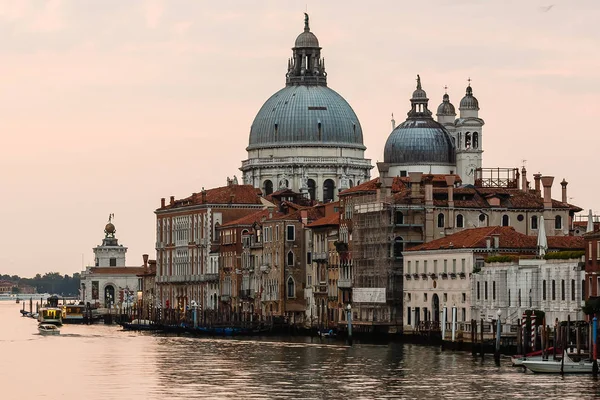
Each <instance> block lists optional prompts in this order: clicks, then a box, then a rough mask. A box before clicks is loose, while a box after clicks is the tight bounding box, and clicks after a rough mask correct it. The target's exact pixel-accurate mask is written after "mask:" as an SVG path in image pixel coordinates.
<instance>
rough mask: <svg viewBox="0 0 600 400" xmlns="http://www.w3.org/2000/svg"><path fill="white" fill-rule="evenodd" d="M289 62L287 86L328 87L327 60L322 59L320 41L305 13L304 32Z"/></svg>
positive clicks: (299, 36) (295, 44) (299, 37)
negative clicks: (311, 28)
mask: <svg viewBox="0 0 600 400" xmlns="http://www.w3.org/2000/svg"><path fill="white" fill-rule="evenodd" d="M292 52H293V54H292V58H290V59H289V60H288V72H287V74H286V85H288V86H291V85H321V86H327V73H326V72H325V60H324V59H323V58H321V47H319V39H317V37H316V36H315V34H314V33H312V32H311V31H310V26H309V22H308V14H307V13H304V32H302V33H301V34H300V35H298V37H297V38H296V42H295V43H294V47H293V48H292Z"/></svg>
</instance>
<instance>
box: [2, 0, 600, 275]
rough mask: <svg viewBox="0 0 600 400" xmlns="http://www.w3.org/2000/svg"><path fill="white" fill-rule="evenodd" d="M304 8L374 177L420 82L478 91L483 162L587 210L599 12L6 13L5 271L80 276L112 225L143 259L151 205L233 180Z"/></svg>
mask: <svg viewBox="0 0 600 400" xmlns="http://www.w3.org/2000/svg"><path fill="white" fill-rule="evenodd" d="M550 4H554V6H553V7H552V8H551V9H550V10H549V11H547V12H544V11H543V8H542V7H544V6H548V5H550ZM305 7H307V8H308V12H309V14H310V21H311V29H312V31H313V32H314V33H315V34H316V35H317V37H318V38H319V40H320V43H321V45H322V46H323V51H322V55H323V56H324V57H325V58H326V61H327V71H328V82H329V86H330V87H331V88H333V89H334V90H336V91H338V92H339V93H340V94H341V95H342V96H344V97H345V98H346V99H347V100H348V102H349V103H350V104H351V105H352V107H353V108H354V110H355V112H356V113H357V115H358V117H359V119H360V121H361V124H362V127H363V132H364V137H365V145H366V146H367V147H368V150H367V153H366V154H367V157H369V158H371V159H372V160H373V163H375V162H376V161H377V160H381V159H382V158H383V146H384V144H385V140H386V138H387V136H388V134H389V133H390V114H391V113H392V112H394V115H395V116H396V120H397V121H398V122H401V121H402V120H403V119H404V117H405V115H406V112H407V111H408V108H409V102H408V99H409V97H410V94H411V93H412V91H413V89H414V85H415V75H416V74H417V73H418V74H420V75H421V78H422V82H423V88H424V89H425V90H426V91H427V94H428V96H429V98H430V99H431V100H430V108H433V109H434V110H435V108H436V107H437V105H438V104H439V103H440V102H441V99H442V95H443V87H444V85H448V87H449V94H450V99H451V101H452V102H453V103H454V104H455V105H456V106H457V107H458V103H459V101H460V98H461V97H462V96H463V94H464V90H465V87H466V83H467V82H466V80H467V78H468V77H471V78H472V79H473V83H472V85H473V90H474V94H475V96H476V97H477V98H478V99H479V103H480V107H481V110H480V116H481V117H482V118H483V119H484V120H485V122H486V125H485V126H484V130H483V145H484V150H485V152H484V166H486V167H496V166H500V167H517V166H521V165H522V160H523V159H526V160H527V163H526V165H527V168H528V171H529V174H532V173H535V172H541V173H543V174H547V175H553V176H555V177H556V180H555V185H554V187H553V196H554V197H555V198H558V199H560V186H559V185H558V182H559V181H560V180H562V178H566V179H567V180H568V181H569V197H572V199H571V202H573V203H575V204H577V205H579V206H581V207H583V208H584V209H588V208H593V209H595V208H596V204H595V202H594V201H593V199H594V198H595V197H597V196H598V195H599V194H600V193H599V192H600V189H599V188H598V185H596V184H595V182H594V180H595V177H596V176H595V172H596V170H597V169H596V166H595V151H596V149H597V148H598V145H599V143H600V138H599V135H598V134H597V132H596V130H597V128H595V126H596V124H597V118H596V116H597V114H598V112H597V109H598V107H600V80H599V79H598V77H597V74H598V71H599V70H600V55H599V54H598V52H597V49H598V48H600V33H599V32H598V29H597V21H598V20H600V2H598V1H597V0H578V1H567V0H549V1H538V0H528V1H522V0H514V1H513V0H498V1H491V0H488V1H485V0H481V1H475V0H473V1H468V0H462V1H459V0H438V1H435V0H430V1H427V2H421V1H399V0H389V1H364V0H362V1H354V0H353V1H350V0H343V1H327V2H317V1H314V0H311V1H303V2H295V1H281V0H276V1H275V0H274V1H253V2H250V1H226V0H225V1H217V2H205V1H184V0H169V1H161V0H149V1H123V0H102V1H93V2H92V1H77V0H72V1H60V0H49V1H42V0H3V1H2V2H0V37H2V44H1V45H0V132H1V135H2V144H3V145H2V147H1V150H0V152H1V153H0V155H1V157H0V168H1V169H2V171H3V172H2V174H1V175H0V193H1V195H2V198H3V206H2V208H1V211H0V213H1V214H0V217H1V218H2V221H3V229H2V231H1V233H0V243H2V246H1V249H2V251H1V252H0V273H10V274H19V275H21V276H32V275H33V274H35V273H37V272H40V273H43V272H47V271H57V272H61V273H68V274H72V273H73V272H78V271H80V270H81V269H82V255H83V259H84V260H85V263H86V264H88V263H91V262H92V260H93V254H92V247H94V246H96V245H98V244H99V243H100V242H101V239H102V237H103V227H104V224H105V223H106V220H107V217H108V214H109V213H114V214H115V225H116V227H117V237H118V238H119V239H120V242H121V243H122V244H123V245H125V246H128V247H129V252H128V265H139V264H140V263H141V255H142V254H143V253H149V254H150V255H151V256H153V254H154V237H155V233H154V226H155V216H154V214H153V211H154V210H155V209H156V208H157V207H158V206H159V204H160V198H161V197H167V198H168V197H169V196H170V195H174V196H176V197H177V198H181V197H184V196H188V195H189V194H190V193H192V192H197V191H199V190H200V189H201V187H203V186H204V187H206V188H210V187H215V186H223V185H224V184H225V180H226V177H227V176H233V175H234V174H236V175H237V176H238V178H240V177H241V173H240V171H239V170H238V167H239V166H240V162H241V160H243V159H245V157H246V152H245V147H246V145H247V141H248V133H249V129H250V124H251V123H252V120H253V118H254V116H255V114H256V112H257V111H258V109H259V108H260V107H261V105H262V104H263V102H264V101H265V100H266V99H267V98H268V97H269V96H270V95H271V94H273V93H274V92H275V91H277V90H278V89H280V88H281V87H283V85H284V82H285V77H284V75H285V72H286V66H287V58H288V57H289V56H290V54H291V50H290V48H291V47H292V46H293V43H294V39H295V38H296V36H297V35H298V34H299V33H300V32H301V31H302V28H303V17H304V16H303V12H304V11H305ZM376 174H377V172H376V170H374V175H376ZM530 176H531V175H530Z"/></svg>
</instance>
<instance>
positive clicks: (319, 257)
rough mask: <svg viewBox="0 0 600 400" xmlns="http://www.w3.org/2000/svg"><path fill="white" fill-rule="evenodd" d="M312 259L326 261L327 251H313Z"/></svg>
mask: <svg viewBox="0 0 600 400" xmlns="http://www.w3.org/2000/svg"><path fill="white" fill-rule="evenodd" d="M312 258H313V261H327V253H313V256H312Z"/></svg>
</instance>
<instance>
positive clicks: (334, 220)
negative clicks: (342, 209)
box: [307, 213, 340, 228]
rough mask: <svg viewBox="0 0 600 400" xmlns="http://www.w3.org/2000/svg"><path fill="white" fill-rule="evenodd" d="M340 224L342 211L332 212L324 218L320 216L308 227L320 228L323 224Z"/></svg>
mask: <svg viewBox="0 0 600 400" xmlns="http://www.w3.org/2000/svg"><path fill="white" fill-rule="evenodd" d="M339 224H340V213H335V214H331V215H328V216H326V217H323V218H319V219H318V220H316V221H315V222H313V223H311V224H308V225H307V227H309V228H318V227H321V226H336V225H339Z"/></svg>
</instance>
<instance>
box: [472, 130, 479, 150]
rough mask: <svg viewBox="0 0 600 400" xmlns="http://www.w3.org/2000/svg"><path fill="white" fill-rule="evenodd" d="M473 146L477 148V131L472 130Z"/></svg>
mask: <svg viewBox="0 0 600 400" xmlns="http://www.w3.org/2000/svg"><path fill="white" fill-rule="evenodd" d="M473 148H474V149H478V148H479V133H477V132H473Z"/></svg>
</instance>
